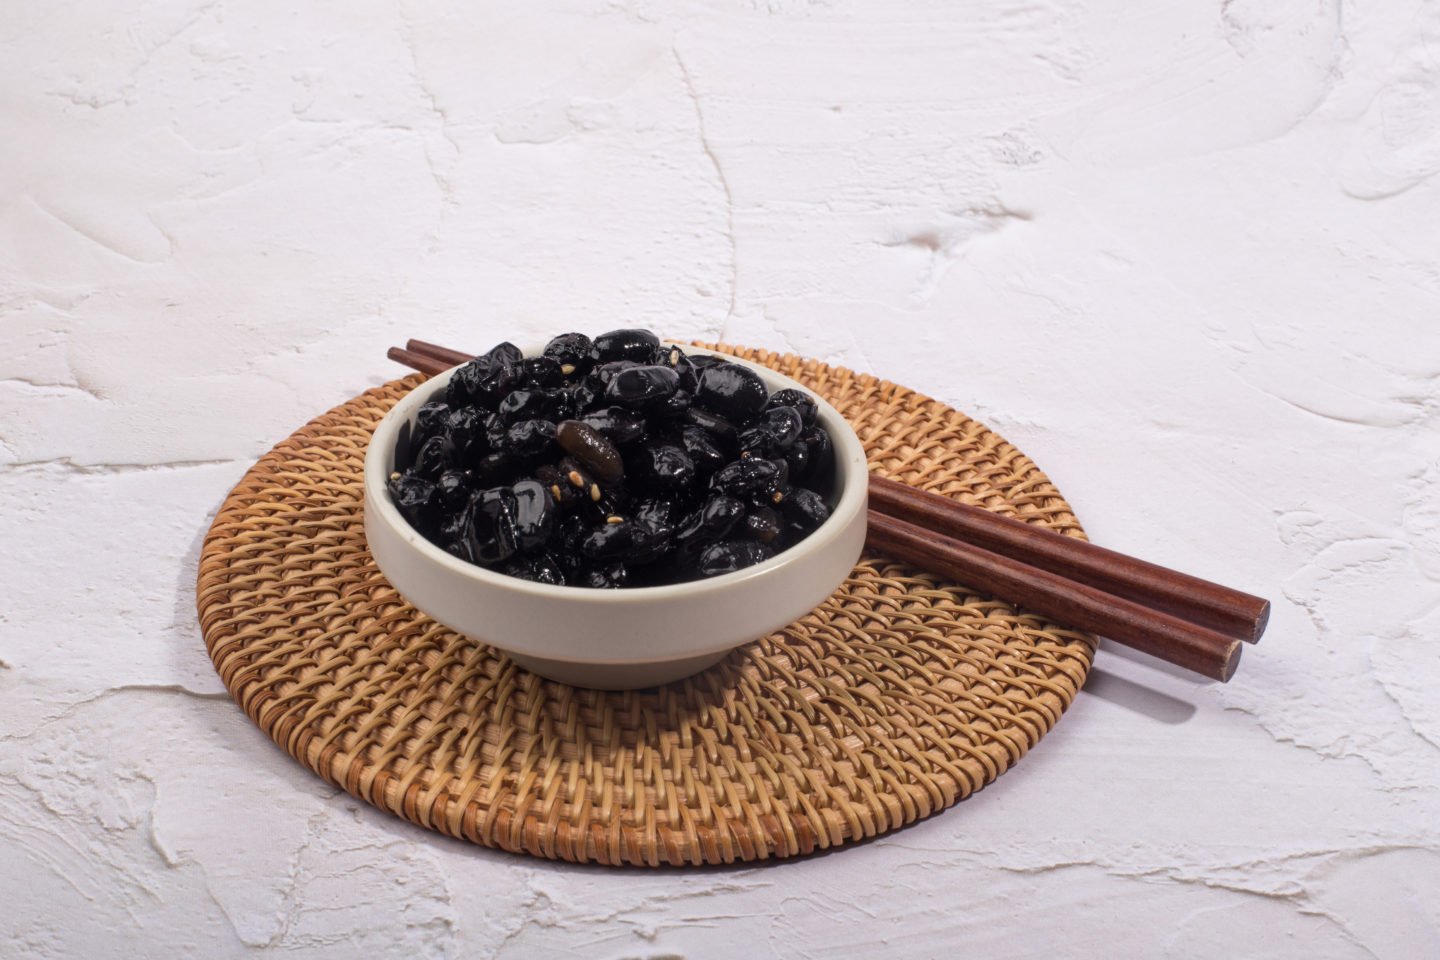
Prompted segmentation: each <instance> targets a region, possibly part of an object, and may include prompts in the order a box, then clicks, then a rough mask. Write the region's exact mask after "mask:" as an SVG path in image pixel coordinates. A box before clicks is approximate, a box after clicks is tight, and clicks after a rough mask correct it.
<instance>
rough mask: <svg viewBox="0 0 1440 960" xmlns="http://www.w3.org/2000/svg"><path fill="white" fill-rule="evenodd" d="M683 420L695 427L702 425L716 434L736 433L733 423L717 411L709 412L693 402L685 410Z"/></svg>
mask: <svg viewBox="0 0 1440 960" xmlns="http://www.w3.org/2000/svg"><path fill="white" fill-rule="evenodd" d="M685 421H686V422H687V423H691V424H694V425H695V426H697V427H703V428H704V429H706V430H708V431H710V432H711V433H713V434H715V435H716V436H720V437H733V436H735V435H736V430H735V424H733V423H731V422H730V421H729V420H726V419H725V418H724V417H722V416H720V415H719V414H718V413H711V412H710V411H709V410H706V409H705V408H704V407H697V406H695V405H694V404H691V406H690V409H689V410H686V411H685Z"/></svg>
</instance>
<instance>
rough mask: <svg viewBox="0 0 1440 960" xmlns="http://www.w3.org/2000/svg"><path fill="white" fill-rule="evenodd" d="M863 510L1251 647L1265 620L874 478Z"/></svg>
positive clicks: (1222, 598) (1177, 583) (995, 517)
mask: <svg viewBox="0 0 1440 960" xmlns="http://www.w3.org/2000/svg"><path fill="white" fill-rule="evenodd" d="M870 505H871V506H872V507H874V508H875V509H877V510H879V511H880V512H882V513H886V514H889V515H890V516H892V517H895V518H897V519H900V520H904V521H906V522H908V523H913V524H915V525H916V526H919V527H923V528H925V529H927V530H934V531H936V532H937V533H943V534H945V535H947V536H949V537H953V538H955V539H957V540H961V541H963V542H965V543H968V544H973V545H974V546H977V547H983V548H984V549H986V550H991V551H996V552H999V553H1003V554H1004V555H1005V556H1007V557H1010V558H1011V559H1012V560H1018V561H1020V562H1021V563H1025V564H1028V565H1030V566H1032V567H1038V568H1039V569H1041V570H1046V571H1049V572H1050V573H1055V574H1059V575H1060V576H1062V577H1064V578H1065V579H1067V580H1073V581H1075V582H1076V583H1083V584H1085V585H1086V586H1089V587H1094V588H1096V589H1098V590H1103V591H1105V592H1106V593H1110V594H1114V595H1115V596H1117V597H1124V598H1125V599H1127V600H1132V601H1134V602H1135V603H1138V604H1140V605H1141V606H1145V607H1149V608H1150V609H1152V610H1159V611H1160V612H1162V613H1168V614H1171V615H1172V616H1176V617H1180V618H1181V619H1184V620H1189V621H1190V622H1191V623H1196V624H1199V625H1200V626H1202V627H1209V628H1210V629H1212V630H1215V631H1217V632H1219V633H1223V634H1226V635H1227V636H1232V637H1236V638H1238V639H1240V640H1244V641H1245V642H1246V643H1255V642H1257V641H1258V640H1259V639H1260V635H1261V634H1262V633H1264V632H1265V625H1266V623H1268V622H1269V620H1270V601H1268V600H1265V599H1262V598H1260V597H1255V596H1251V595H1250V594H1248V593H1241V592H1240V591H1239V590H1233V589H1231V588H1230V587H1225V586H1221V585H1220V584H1218V583H1212V582H1210V581H1209V580H1202V579H1200V578H1199V577H1192V576H1190V575H1189V574H1185V573H1180V572H1179V571H1178V570H1171V569H1169V568H1167V567H1162V566H1159V565H1158V564H1154V563H1149V562H1147V561H1145V560H1140V559H1138V558H1136V557H1131V556H1126V555H1125V554H1123V553H1117V552H1116V551H1114V550H1107V549H1105V548H1104V547H1097V546H1096V545H1095V544H1093V543H1087V542H1086V541H1084V540H1077V539H1075V538H1073V537H1066V536H1063V535H1061V534H1058V533H1055V532H1053V531H1050V530H1046V529H1044V528H1042V527H1037V526H1033V525H1031V524H1028V523H1025V522H1023V521H1021V520H1012V519H1010V518H1009V517H1003V516H1001V515H1000V514H998V513H991V512H990V511H989V510H982V509H981V508H979V507H972V506H969V505H968V504H963V503H960V502H958V501H956V500H952V499H950V498H949V497H942V496H938V495H936V494H933V493H928V492H926V491H924V490H919V489H917V488H915V487H912V486H910V485H908V484H904V483H897V482H896V481H894V480H890V479H888V478H886V477H881V476H876V475H875V474H871V475H870Z"/></svg>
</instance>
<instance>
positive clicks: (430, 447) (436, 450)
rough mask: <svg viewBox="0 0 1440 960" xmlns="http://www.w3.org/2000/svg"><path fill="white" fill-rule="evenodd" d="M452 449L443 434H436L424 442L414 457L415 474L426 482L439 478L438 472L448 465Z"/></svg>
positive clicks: (447, 438) (448, 440) (448, 439)
mask: <svg viewBox="0 0 1440 960" xmlns="http://www.w3.org/2000/svg"><path fill="white" fill-rule="evenodd" d="M453 450H454V447H453V446H452V445H451V443H450V438H449V437H448V436H446V435H445V434H443V433H442V434H438V435H437V436H433V437H431V438H430V439H429V440H426V441H425V443H424V444H423V445H422V446H421V447H420V452H419V453H417V454H416V455H415V466H414V467H413V468H412V469H414V471H415V473H416V474H418V475H419V476H422V477H425V478H426V479H427V480H434V479H435V478H437V477H439V476H440V471H442V470H444V469H445V467H446V466H447V465H448V464H449V463H450V454H451V453H452V452H453Z"/></svg>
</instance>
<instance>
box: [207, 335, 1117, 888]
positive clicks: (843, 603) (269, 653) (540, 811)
mask: <svg viewBox="0 0 1440 960" xmlns="http://www.w3.org/2000/svg"><path fill="white" fill-rule="evenodd" d="M717 349H720V350H724V351H726V352H730V353H734V354H737V355H739V356H742V357H745V358H748V359H751V360H755V361H757V362H759V363H762V364H765V365H767V366H770V367H773V368H775V369H777V370H780V371H781V372H783V373H786V374H788V375H789V376H791V377H794V378H795V379H797V380H800V381H801V382H802V383H805V384H806V385H808V386H810V387H811V388H813V389H815V390H816V391H817V392H819V393H821V394H823V395H824V396H826V397H827V398H829V400H830V401H831V402H832V403H833V404H835V406H836V407H838V408H839V409H840V411H841V413H843V414H844V415H845V416H846V417H847V418H848V419H849V420H850V422H851V423H852V424H853V425H854V427H855V429H856V431H857V432H858V433H859V435H860V439H861V440H862V441H863V442H864V443H865V447H866V450H867V451H868V453H869V457H870V466H871V469H872V470H875V471H877V472H879V473H883V474H885V475H887V476H890V477H893V478H895V479H897V480H903V481H906V482H908V483H912V484H915V485H917V486H921V487H924V488H927V489H930V490H935V491H937V492H941V493H946V494H950V495H952V496H955V497H957V498H959V499H961V500H964V501H966V502H969V503H974V504H979V505H982V506H985V507H987V508H989V509H991V510H995V511H997V512H1000V513H1004V514H1008V515H1010V516H1015V517H1020V518H1022V519H1025V520H1027V521H1030V522H1033V523H1038V524H1043V525H1046V526H1048V527H1050V528H1052V529H1055V530H1059V531H1061V532H1064V533H1066V534H1069V535H1072V536H1083V533H1082V532H1081V530H1080V527H1079V525H1078V523H1077V522H1076V520H1075V517H1074V516H1073V515H1072V514H1071V512H1070V508H1069V506H1068V505H1067V504H1066V503H1065V501H1064V500H1063V499H1062V498H1061V497H1060V495H1059V493H1058V491H1056V489H1055V488H1054V487H1053V486H1052V485H1051V484H1050V482H1049V481H1048V480H1047V479H1046V477H1045V476H1044V474H1042V473H1041V472H1040V471H1039V470H1038V469H1037V468H1036V467H1035V465H1034V464H1033V463H1032V462H1031V461H1030V460H1029V459H1028V458H1027V457H1025V456H1024V455H1023V454H1021V453H1020V452H1019V451H1018V450H1016V449H1015V448H1014V447H1013V446H1011V445H1010V444H1009V443H1007V442H1005V441H1004V440H1003V439H1002V438H1000V437H999V436H997V435H995V434H994V433H992V432H990V431H989V430H987V429H986V428H985V427H983V426H982V425H980V424H979V423H976V422H975V421H973V420H971V419H969V418H967V417H965V416H964V415H962V414H960V413H957V412H956V411H954V410H952V409H950V408H949V407H946V406H944V405H942V404H939V403H936V402H934V401H932V400H928V399H926V398H924V397H922V396H920V395H918V394H916V393H913V392H911V391H909V390H906V389H904V388H902V387H898V386H895V385H894V384H891V383H887V382H884V381H881V380H877V379H875V378H873V377H868V376H863V375H860V374H856V373H853V372H851V371H849V370H846V369H843V368H840V367H831V366H826V365H824V364H821V363H817V362H815V361H812V360H802V359H800V358H797V357H793V356H779V355H776V354H773V353H769V352H764V351H756V350H747V349H741V348H734V347H727V346H718V347H717ZM420 380H421V378H420V377H419V376H418V375H416V376H412V377H408V378H406V379H404V380H398V381H395V382H393V383H390V384H387V385H386V386H384V387H380V388H377V389H374V390H370V391H368V392H367V393H365V394H362V395H361V396H359V397H356V398H355V399H354V400H351V401H350V402H348V403H346V404H343V405H341V406H339V407H337V408H335V409H334V410H332V411H330V412H329V413H327V414H325V415H323V416H321V417H318V418H316V419H315V420H313V421H311V422H310V423H309V424H307V425H306V426H304V427H303V428H301V429H300V430H299V431H297V432H296V433H295V434H294V435H292V436H291V437H290V438H289V439H287V440H285V441H284V442H283V443H281V444H280V445H279V446H277V447H276V448H275V449H274V450H272V451H271V452H270V453H268V454H266V456H265V457H263V458H262V459H261V460H260V461H259V462H258V463H257V464H256V465H255V466H254V467H253V468H252V469H251V470H250V472H249V473H247V474H246V476H245V478H244V479H243V480H242V481H241V482H240V483H239V485H237V486H236V487H235V489H234V490H233V491H232V492H231V494H230V496H229V497H228V498H227V500H226V501H225V503H224V505H223V506H222V507H221V509H220V512H219V514H218V516H217V517H216V518H215V522H214V525H213V526H212V527H211V529H210V532H209V535H208V536H207V537H206V540H205V545H204V550H203V553H202V556H201V562H200V574H199V582H198V585H197V602H198V606H199V612H200V623H201V627H202V629H203V631H204V635H205V643H206V646H207V648H208V649H209V652H210V656H211V658H212V659H213V660H214V662H215V668H216V669H217V670H218V671H219V673H220V677H221V679H223V680H224V682H225V685H226V686H227V687H228V688H229V690H230V692H231V694H232V695H233V696H234V697H235V700H236V701H237V702H238V703H239V704H240V706H241V707H242V708H243V709H244V710H245V712H246V713H247V714H248V715H249V716H250V718H251V719H252V720H254V721H255V723H257V724H258V725H259V726H260V728H261V729H262V730H264V731H265V733H266V734H268V735H269V736H270V737H271V738H272V739H273V740H274V741H275V742H276V743H277V744H279V745H280V746H281V747H283V748H284V749H285V750H287V751H288V752H289V753H290V754H291V755H292V756H294V757H295V759H297V760H299V761H300V762H301V763H302V764H304V765H305V766H306V767H308V768H309V769H311V770H313V771H314V772H316V773H317V774H319V775H320V776H322V777H324V778H325V779H326V780H328V781H330V782H332V783H334V784H336V785H338V786H340V787H342V788H343V789H345V790H346V791H348V792H350V793H352V794H354V795H355V796H357V797H360V798H361V799H363V800H366V801H367V802H369V803H372V804H374V805H375V806H377V807H380V808H381V809H384V810H388V811H390V812H392V813H395V814H397V815H399V816H401V817H404V818H405V819H407V820H410V821H412V822H414V823H417V824H420V825H421V826H424V827H429V828H431V829H434V830H438V831H440V832H441V833H445V834H449V835H451V836H455V837H463V838H465V839H468V840H471V841H474V842H475V843H480V844H484V845H486V846H492V847H500V848H503V849H506V850H512V851H516V852H522V853H528V854H533V855H535V856H540V857H550V858H560V859H564V860H572V861H589V862H598V863H602V864H644V865H659V864H677V865H678V864H702V863H729V862H733V861H739V860H760V859H767V858H773V857H786V856H793V855H796V854H804V853H809V852H811V851H814V850H818V849H825V848H828V847H833V846H836V845H839V844H843V843H846V842H849V841H854V840H858V839H861V838H864V837H870V836H874V835H876V834H879V833H884V832H886V831H888V830H894V829H896V828H897V827H900V826H903V825H904V824H907V823H911V822H913V821H915V820H918V819H920V818H922V817H925V816H928V815H930V814H932V813H935V812H936V811H939V810H942V809H944V808H946V807H948V806H950V805H951V804H953V803H955V802H956V801H958V800H960V799H962V798H964V797H966V796H968V795H969V794H971V793H973V792H975V791H976V790H978V789H980V788H981V787H982V786H984V785H985V784H987V783H989V782H990V781H992V780H994V779H995V778H996V777H998V776H999V775H1000V774H1001V773H1003V772H1004V771H1005V770H1006V769H1007V768H1008V767H1009V766H1010V765H1011V764H1013V763H1015V762H1016V761H1017V760H1019V759H1020V758H1021V757H1022V756H1024V755H1025V752H1026V751H1027V750H1029V748H1030V747H1031V746H1033V745H1034V744H1035V743H1036V742H1037V741H1038V740H1039V739H1040V738H1041V737H1042V736H1044V734H1045V733H1046V732H1047V731H1049V729H1050V728H1051V727H1052V726H1053V725H1054V724H1055V722H1056V721H1057V720H1059V718H1060V715H1061V712H1062V711H1063V710H1064V709H1065V707H1066V706H1068V705H1069V703H1070V701H1071V699H1072V698H1073V697H1074V695H1075V691H1076V690H1077V689H1078V688H1079V687H1080V685H1081V684H1082V683H1083V682H1084V680H1085V676H1086V673H1087V672H1088V671H1089V668H1090V659H1091V655H1092V653H1093V641H1092V639H1091V638H1090V637H1088V636H1087V635H1085V634H1082V633H1078V632H1075V631H1072V630H1066V629H1062V628H1059V627H1057V626H1055V625H1053V624H1051V623H1049V622H1047V621H1046V620H1044V619H1043V618H1041V617H1038V616H1033V615H1029V614H1025V613H1023V612H1018V611H1016V610H1015V609H1014V608H1012V607H1011V606H1009V605H1008V604H1005V603H1001V602H998V601H996V600H994V599H990V598H986V597H981V596H977V595H975V593H973V592H972V591H968V590H966V589H964V588H963V587H961V586H957V585H955V584H949V583H941V582H937V581H936V580H935V579H934V578H932V577H929V576H927V575H925V574H923V573H921V572H919V571H916V570H914V569H911V568H908V567H905V566H900V565H896V564H893V563H889V562H885V561H883V560H881V559H879V558H875V557H871V556H869V555H867V556H866V557H864V558H862V560H861V563H860V564H859V566H857V567H856V568H855V571H854V573H853V574H852V576H851V577H850V579H849V580H848V581H847V582H846V583H845V585H844V587H842V588H841V589H840V590H839V591H838V592H837V593H836V594H835V595H834V596H832V597H831V598H830V599H829V600H827V601H826V602H825V603H824V604H822V605H821V606H820V607H819V608H817V609H816V610H815V611H814V612H813V613H812V614H810V615H809V616H807V617H805V618H804V619H802V620H800V621H798V622H796V623H794V624H792V625H791V626H789V627H787V628H785V629H784V630H782V631H780V632H778V633H776V634H774V635H772V636H770V637H768V638H766V639H764V640H760V641H757V642H755V643H752V644H749V645H747V646H745V647H742V648H740V649H738V650H736V651H734V652H733V653H732V654H731V655H730V656H729V657H727V658H726V659H725V660H723V661H721V662H720V663H719V664H718V665H716V666H715V667H713V668H711V669H710V670H708V671H706V672H705V673H702V674H700V675H698V676H695V677H692V678H690V679H688V680H685V681H681V682H678V683H674V684H670V685H669V686H666V687H661V688H656V689H651V690H642V691H624V692H615V693H607V692H600V691H594V690H584V689H577V688H574V687H568V686H564V685H562V684H556V683H552V682H549V681H546V680H542V679H540V678H539V677H537V676H535V675H533V674H530V673H528V672H526V671H524V670H522V669H520V668H518V667H516V666H515V665H514V664H512V663H511V662H510V661H509V660H508V659H507V658H506V657H505V656H504V655H503V654H500V653H497V652H496V651H494V650H492V649H491V648H489V647H486V646H484V645H481V644H477V643H474V642H472V641H470V640H468V639H466V638H465V637H463V636H460V635H457V634H455V633H452V632H451V631H450V630H448V629H446V628H444V627H442V626H440V625H438V624H436V623H435V622H434V621H432V620H430V619H429V618H428V617H426V616H425V615H424V614H421V613H419V612H417V611H416V610H415V609H414V608H412V607H411V606H410V605H409V604H408V603H406V602H405V600H404V599H403V598H402V597H400V596H399V595H398V594H397V593H396V592H395V590H394V589H393V588H392V587H391V586H390V585H389V584H388V583H387V582H386V581H385V579H384V577H382V576H381V575H380V573H379V571H378V570H377V569H376V567H375V564H374V562H373V561H372V559H371V557H370V553H369V551H368V550H367V549H366V545H365V533H364V522H363V513H362V489H363V486H362V477H361V474H362V463H363V460H364V455H365V445H366V443H367V442H368V440H369V438H370V433H371V431H372V429H373V428H374V426H375V424H376V423H377V422H378V421H379V420H380V418H381V417H382V416H383V415H384V414H385V412H386V411H387V410H389V408H390V407H391V405H392V404H394V403H395V401H397V400H398V399H399V398H400V397H401V396H403V395H404V394H405V392H406V391H408V390H409V389H410V388H411V387H413V386H414V385H415V384H416V383H418V382H420Z"/></svg>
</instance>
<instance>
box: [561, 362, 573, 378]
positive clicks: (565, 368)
mask: <svg viewBox="0 0 1440 960" xmlns="http://www.w3.org/2000/svg"><path fill="white" fill-rule="evenodd" d="M560 372H561V373H563V374H564V375H565V376H567V377H568V376H570V374H572V373H574V372H575V364H573V363H562V364H560Z"/></svg>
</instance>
